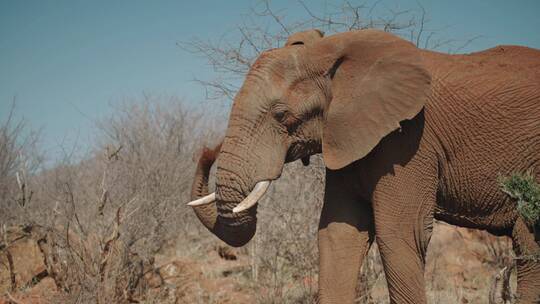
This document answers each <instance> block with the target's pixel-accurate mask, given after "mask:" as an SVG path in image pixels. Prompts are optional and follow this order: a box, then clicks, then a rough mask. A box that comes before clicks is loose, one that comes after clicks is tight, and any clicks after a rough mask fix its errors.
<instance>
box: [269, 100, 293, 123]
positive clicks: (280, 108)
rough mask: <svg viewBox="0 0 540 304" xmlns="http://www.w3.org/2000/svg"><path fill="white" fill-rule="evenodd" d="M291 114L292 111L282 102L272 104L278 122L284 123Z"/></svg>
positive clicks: (273, 113)
mask: <svg viewBox="0 0 540 304" xmlns="http://www.w3.org/2000/svg"><path fill="white" fill-rule="evenodd" d="M289 115H290V113H289V111H288V110H287V107H286V106H284V105H282V104H274V106H272V116H274V119H275V120H277V121H278V122H280V123H284V122H285V121H286V120H287V117H288V116H289Z"/></svg>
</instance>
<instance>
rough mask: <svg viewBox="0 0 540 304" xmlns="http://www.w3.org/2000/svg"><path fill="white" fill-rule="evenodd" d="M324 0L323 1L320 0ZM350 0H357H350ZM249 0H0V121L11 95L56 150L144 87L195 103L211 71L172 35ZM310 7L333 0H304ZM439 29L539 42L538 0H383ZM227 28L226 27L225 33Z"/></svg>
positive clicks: (206, 24) (219, 18)
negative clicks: (418, 13) (421, 14)
mask: <svg viewBox="0 0 540 304" xmlns="http://www.w3.org/2000/svg"><path fill="white" fill-rule="evenodd" d="M325 2H326V4H324V3H325ZM352 2H355V1H352ZM257 3H258V2H257V1H248V0H242V1H207V0H199V1H61V0H55V1H7V0H0V121H3V120H4V119H5V117H6V114H7V112H8V111H9V108H10V105H11V102H12V99H13V97H14V96H15V97H16V100H17V108H16V115H17V117H19V118H21V117H24V118H25V119H26V120H27V121H29V122H30V124H31V126H32V127H33V128H36V129H42V135H43V139H42V144H43V147H44V149H46V152H47V155H49V156H50V157H52V158H54V157H55V155H56V153H57V152H58V150H59V146H60V145H62V144H64V145H69V144H72V143H73V141H74V139H75V138H78V143H79V144H82V145H83V146H84V145H85V143H89V142H91V140H92V132H93V124H94V121H95V120H96V119H103V118H104V117H107V115H108V114H109V113H110V112H111V111H112V108H111V107H110V104H114V103H116V102H120V101H123V100H126V99H136V98H137V97H140V96H141V95H142V93H143V92H145V93H147V94H154V95H164V96H171V95H174V96H179V97H183V98H184V99H185V100H186V101H187V102H190V103H200V102H202V101H203V100H204V90H203V88H202V87H200V86H199V85H198V84H197V83H195V82H193V81H192V79H193V78H194V77H197V78H202V79H209V78H212V77H213V76H214V74H213V72H212V70H211V69H210V68H209V66H208V65H207V64H206V62H205V61H204V59H202V58H199V57H197V56H195V55H193V54H190V53H187V52H184V51H182V50H181V49H180V48H179V47H178V46H177V45H176V43H177V42H178V41H186V40H190V39H192V38H195V37H198V38H201V39H204V40H207V39H209V40H216V39H219V38H220V37H222V36H223V35H224V34H226V33H234V30H235V28H236V26H237V25H238V24H239V23H241V20H242V18H244V17H245V16H246V14H248V13H249V8H250V7H253V6H255V5H257ZM305 3H306V4H308V5H309V6H310V7H311V8H312V9H313V10H314V11H319V12H321V11H323V10H324V7H325V5H326V6H328V5H331V4H332V3H341V1H305ZM418 3H420V4H421V5H422V6H423V7H424V8H425V10H426V12H427V13H428V15H429V19H430V23H429V27H430V28H437V29H443V30H442V31H441V33H440V34H439V37H441V38H455V39H467V38H470V37H473V36H476V35H482V38H480V39H477V40H475V41H474V42H473V43H471V44H470V45H469V46H468V47H467V48H465V49H464V50H463V51H466V52H471V51H475V50H480V49H484V48H488V47H492V46H495V45H497V44H519V45H526V46H530V47H536V48H540V31H539V30H538V29H540V18H538V14H539V13H540V1H534V0H531V1H524V0H522V1H502V0H492V1H487V0H485V1H479V0H477V1H470V0H455V1H425V0H419V1H415V0H406V1H399V2H398V1H391V0H388V1H382V4H379V5H380V6H381V7H383V8H384V7H389V8H397V7H400V8H403V9H408V8H411V9H418ZM272 7H274V8H275V9H277V10H279V9H287V10H285V11H283V13H284V14H285V15H286V16H287V20H291V21H292V20H295V19H299V18H304V17H305V12H304V11H303V10H302V9H301V7H300V6H299V5H298V3H296V2H294V1H281V0H279V1H272ZM227 37H234V34H233V35H232V36H227Z"/></svg>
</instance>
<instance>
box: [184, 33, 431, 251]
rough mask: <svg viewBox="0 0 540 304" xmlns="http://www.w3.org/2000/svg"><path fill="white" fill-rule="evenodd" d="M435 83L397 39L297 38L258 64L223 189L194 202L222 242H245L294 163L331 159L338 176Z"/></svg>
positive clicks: (235, 112) (219, 185)
mask: <svg viewBox="0 0 540 304" xmlns="http://www.w3.org/2000/svg"><path fill="white" fill-rule="evenodd" d="M430 82H431V77H430V75H429V73H428V72H427V71H426V69H425V68H424V66H423V63H422V57H421V53H420V51H419V50H418V49H417V48H416V47H415V46H414V45H413V44H411V43H410V42H407V41H405V40H403V39H401V38H399V37H397V36H395V35H392V34H389V33H385V32H381V31H376V30H362V31H354V32H348V33H342V34H337V35H333V36H329V37H324V38H323V37H322V33H321V32H319V31H315V30H313V31H308V32H302V33H298V34H295V35H293V36H291V38H289V40H288V42H287V45H286V46H284V47H282V48H278V49H273V50H268V51H265V52H264V53H262V54H261V55H260V56H259V58H258V59H257V60H256V61H255V63H254V64H253V65H252V67H251V69H250V71H249V73H248V74H247V76H246V79H245V81H244V83H243V85H242V87H241V89H240V90H239V92H238V94H237V95H236V97H235V99H234V102H233V106H232V110H231V114H230V119H229V124H228V129H227V132H226V135H225V139H224V141H223V144H222V146H221V151H220V156H219V159H218V167H217V170H216V175H217V177H216V192H215V193H213V194H209V195H207V196H205V197H202V198H200V197H199V195H194V198H197V200H195V201H193V202H191V203H189V205H191V206H195V208H196V212H197V215H198V216H199V218H200V219H201V221H202V222H203V224H204V225H205V226H206V227H207V228H209V229H210V230H211V231H212V232H213V233H214V234H216V235H217V236H218V237H219V238H221V239H222V240H224V241H225V242H227V243H228V244H230V245H232V246H241V245H244V244H245V243H247V242H248V241H249V240H250V239H251V237H252V236H253V235H254V233H255V229H256V208H257V205H256V203H257V201H258V200H259V199H260V198H261V196H262V195H263V194H264V192H265V191H266V189H267V188H268V186H269V184H270V182H271V181H273V180H275V179H277V178H279V176H280V174H281V171H282V169H283V166H284V164H285V163H286V162H290V161H294V160H297V159H300V158H304V159H305V158H306V157H307V158H308V157H309V156H310V155H313V154H316V153H321V152H322V154H323V159H324V162H325V165H326V166H327V167H328V168H329V169H332V170H336V169H340V168H343V167H345V166H347V165H349V164H351V163H352V162H354V161H356V160H358V159H361V158H363V157H364V156H365V155H367V154H368V153H369V152H370V151H371V150H372V149H373V148H374V147H375V146H376V145H377V143H378V142H379V141H380V140H381V139H382V138H383V137H384V136H385V135H387V134H389V133H390V132H392V131H393V130H395V129H397V128H399V123H400V121H402V120H405V119H411V118H413V117H414V116H416V115H417V114H418V113H419V112H420V111H421V109H422V107H423V106H424V104H425V103H426V100H427V98H428V96H429V94H430V87H431V86H430ZM201 172H202V171H201ZM202 208H204V209H202Z"/></svg>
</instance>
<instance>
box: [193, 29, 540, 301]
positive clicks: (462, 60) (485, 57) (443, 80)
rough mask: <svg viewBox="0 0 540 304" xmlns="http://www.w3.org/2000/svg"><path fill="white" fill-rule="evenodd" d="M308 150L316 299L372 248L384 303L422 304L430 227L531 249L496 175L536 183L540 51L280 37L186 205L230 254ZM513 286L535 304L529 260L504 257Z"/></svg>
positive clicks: (256, 69)
mask: <svg viewBox="0 0 540 304" xmlns="http://www.w3.org/2000/svg"><path fill="white" fill-rule="evenodd" d="M302 39H305V41H303V40H302ZM218 153H219V157H218V159H217V168H216V173H215V174H216V191H215V192H214V193H210V194H209V193H208V185H207V184H208V172H209V169H210V166H212V163H213V161H214V159H215V157H216V155H217V154H218ZM315 154H322V158H323V160H324V164H325V167H326V168H325V170H326V173H325V174H326V181H325V189H324V190H325V194H324V204H323V209H322V212H321V217H320V224H319V232H318V248H319V273H320V274H319V290H318V301H319V302H320V303H353V301H354V297H355V287H356V284H357V277H358V272H359V270H360V267H361V265H362V262H363V260H364V258H365V257H366V254H367V252H368V250H369V248H370V246H371V244H372V243H373V241H376V242H377V244H378V246H379V249H380V255H381V259H382V262H383V267H384V271H385V274H386V278H387V284H388V290H389V296H390V301H391V303H417V304H418V303H425V302H426V295H425V282H424V268H425V259H426V250H427V247H428V244H429V241H430V237H431V234H432V229H433V222H434V220H440V221H444V222H447V223H450V224H453V225H457V226H461V227H468V228H476V229H481V230H485V231H488V232H489V233H491V234H494V235H497V236H508V237H510V238H511V239H512V241H513V242H512V243H513V249H514V251H515V253H516V254H517V255H523V254H527V253H531V252H538V250H540V247H539V245H538V244H537V243H536V242H535V240H534V235H533V232H532V230H531V229H530V227H528V226H527V225H526V224H525V222H524V220H523V219H522V218H521V217H520V216H519V215H518V213H517V211H516V202H515V201H512V200H511V199H510V198H509V197H507V196H506V195H505V194H504V193H503V192H502V191H501V190H500V187H499V184H498V182H497V177H498V176H499V175H509V174H511V173H512V172H525V171H527V170H532V172H533V174H534V176H535V178H536V179H539V178H540V51H539V50H536V49H532V48H527V47H521V46H497V47H494V48H491V49H488V50H484V51H480V52H476V53H471V54H454V55H450V54H444V53H440V52H435V51H430V50H423V49H419V48H417V47H416V46H415V45H414V44H412V43H410V42H409V41H407V40H405V39H402V38H400V37H399V36H397V35H394V34H392V33H388V32H384V31H379V30H374V29H367V30H357V31H350V32H345V33H338V34H334V35H330V36H323V34H322V32H320V31H315V30H312V31H307V32H302V33H297V34H294V35H293V36H291V38H290V39H289V40H288V42H287V44H286V45H285V46H284V47H281V48H276V49H271V50H267V51H264V52H263V53H262V54H261V55H260V56H259V57H258V58H257V60H256V61H255V62H254V63H253V65H252V66H251V69H250V70H249V72H248V73H247V75H246V77H245V80H244V83H243V85H242V87H241V88H240V90H239V91H238V93H237V95H236V96H235V98H234V101H233V104H232V109H231V113H230V118H229V122H228V126H227V130H226V133H225V137H224V139H223V142H222V144H221V145H220V146H219V147H218V148H217V149H215V150H212V149H207V150H206V151H205V152H204V153H203V156H204V157H202V158H201V161H200V162H199V164H198V169H197V173H196V178H195V181H194V187H193V189H192V190H193V191H192V199H193V201H192V202H190V203H189V204H188V205H190V206H193V209H194V211H195V213H196V214H197V216H198V217H199V219H200V220H201V222H202V223H203V224H204V226H206V227H207V228H208V229H209V230H210V231H211V232H212V233H213V234H215V235H216V236H217V237H218V238H220V239H221V240H223V241H224V242H226V243H228V244H229V245H231V246H242V245H244V244H246V243H247V242H248V241H249V240H250V239H251V238H252V237H253V235H254V233H255V231H256V221H257V218H256V213H257V206H258V205H257V202H258V200H259V199H260V198H261V197H262V196H263V195H264V193H265V191H266V189H267V188H268V187H269V185H270V184H271V182H272V181H274V180H276V179H278V178H279V177H280V174H281V172H282V170H283V167H284V165H285V164H286V163H288V162H292V161H295V160H298V159H302V160H303V161H307V160H309V157H310V156H312V155H315ZM517 281H518V288H517V292H518V299H519V303H539V301H540V263H538V262H535V261H534V260H527V259H518V260H517Z"/></svg>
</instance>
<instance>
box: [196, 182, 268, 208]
mask: <svg viewBox="0 0 540 304" xmlns="http://www.w3.org/2000/svg"><path fill="white" fill-rule="evenodd" d="M270 184H271V181H269V180H265V181H260V182H258V183H257V184H256V185H255V187H253V189H252V190H251V192H250V193H249V194H248V195H247V196H246V198H245V199H244V200H242V201H241V202H240V203H239V204H238V205H236V207H234V208H233V210H232V212H233V213H240V212H242V211H245V210H248V209H250V208H251V207H253V206H255V204H257V202H258V201H259V200H260V199H261V198H262V197H263V195H264V194H265V193H266V191H267V190H268V187H270ZM215 201H216V193H215V192H212V193H210V194H208V195H206V196H203V197H201V198H199V199H196V200H194V201H191V202H189V203H188V204H187V205H188V206H191V207H196V206H202V205H208V204H212V203H214V202H215Z"/></svg>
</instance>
